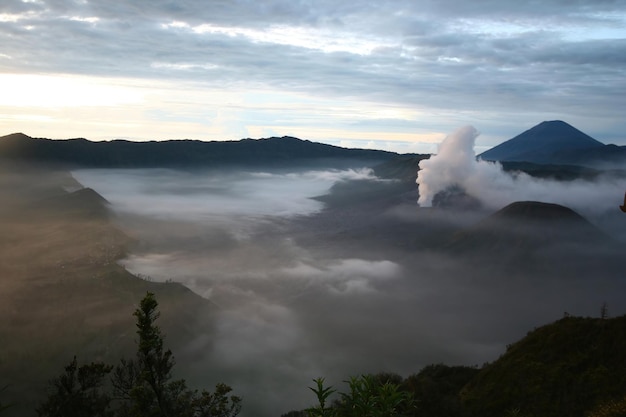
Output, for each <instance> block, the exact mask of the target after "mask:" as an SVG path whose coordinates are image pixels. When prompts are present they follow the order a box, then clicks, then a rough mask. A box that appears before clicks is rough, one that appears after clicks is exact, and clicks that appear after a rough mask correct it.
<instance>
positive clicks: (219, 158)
mask: <svg viewBox="0 0 626 417" xmlns="http://www.w3.org/2000/svg"><path fill="white" fill-rule="evenodd" d="M396 155H397V154H395V153H393V152H386V151H381V150H368V149H345V148H340V147H337V146H332V145H327V144H322V143H316V142H311V141H307V140H301V139H297V138H294V137H289V136H284V137H280V138H279V137H272V138H267V139H259V140H253V139H242V140H239V141H213V142H204V141H197V140H167V141H161V142H157V141H151V142H130V141H127V140H113V141H108V142H92V141H89V140H87V139H82V138H81V139H67V140H51V139H44V138H31V137H29V136H27V135H25V134H23V133H14V134H11V135H7V136H3V137H0V157H4V158H8V159H11V160H19V161H30V162H38V163H46V164H53V165H57V166H59V165H60V166H63V167H68V168H153V167H159V168H164V167H168V168H175V167H177V168H193V167H203V168H210V167H224V166H238V167H249V166H252V167H259V166H266V167H272V168H283V167H289V166H296V167H302V166H307V165H311V166H316V165H321V166H328V167H337V168H340V167H349V166H353V165H355V164H361V165H362V164H366V165H372V164H377V163H380V162H383V161H386V160H389V159H391V158H393V157H395V156H396Z"/></svg>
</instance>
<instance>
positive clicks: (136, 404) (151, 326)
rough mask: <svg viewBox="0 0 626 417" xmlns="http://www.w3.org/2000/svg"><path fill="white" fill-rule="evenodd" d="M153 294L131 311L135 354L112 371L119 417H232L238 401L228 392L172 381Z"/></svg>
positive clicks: (220, 386)
mask: <svg viewBox="0 0 626 417" xmlns="http://www.w3.org/2000/svg"><path fill="white" fill-rule="evenodd" d="M157 307H158V303H157V301H156V299H155V298H154V294H152V293H147V294H146V296H145V297H144V298H143V299H142V300H141V303H140V306H139V308H138V309H137V310H135V313H134V316H135V317H136V318H137V335H138V336H139V340H138V342H137V344H138V346H137V355H136V358H135V359H133V360H123V361H121V363H120V365H119V366H117V367H116V368H115V372H114V375H113V387H114V389H115V392H116V395H117V397H118V398H120V399H121V400H122V401H121V404H120V407H119V416H120V417H171V416H176V417H234V416H236V415H237V414H239V411H240V410H241V399H240V398H239V397H237V396H230V397H229V396H228V394H229V393H230V392H231V391H232V389H231V388H230V387H229V386H228V385H225V384H217V385H216V387H215V392H213V393H210V392H208V391H205V390H203V391H202V392H198V391H197V390H190V389H188V388H187V384H186V382H185V380H183V379H180V380H174V381H172V380H171V378H172V368H173V367H174V364H175V362H174V356H173V355H172V351H170V350H169V349H167V350H165V349H164V347H163V336H162V334H161V329H160V328H159V327H158V326H157V325H156V324H155V322H156V320H157V319H158V318H159V315H160V314H159V312H158V310H157Z"/></svg>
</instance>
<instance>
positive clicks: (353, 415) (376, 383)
mask: <svg viewBox="0 0 626 417" xmlns="http://www.w3.org/2000/svg"><path fill="white" fill-rule="evenodd" d="M313 381H314V382H315V383H316V387H314V388H311V387H309V388H310V389H311V390H312V391H313V392H314V393H315V395H316V396H317V400H318V404H317V405H316V406H315V407H311V408H309V409H307V410H306V411H307V413H308V416H309V417H401V416H408V415H410V414H409V413H410V410H411V409H412V408H413V398H412V396H411V395H410V394H409V393H408V392H406V391H402V390H401V387H400V385H399V384H394V383H392V382H390V381H388V380H386V381H385V380H384V379H383V378H380V377H377V376H375V375H361V376H359V377H352V378H350V379H349V380H348V381H346V382H347V383H348V386H349V389H350V390H349V392H347V393H343V392H339V393H338V394H339V396H340V399H339V400H338V401H336V402H335V403H334V404H333V405H332V406H331V407H327V406H326V404H327V402H328V397H329V396H330V395H332V394H333V393H335V392H336V390H335V389H334V388H332V387H324V379H323V378H318V379H314V380H313Z"/></svg>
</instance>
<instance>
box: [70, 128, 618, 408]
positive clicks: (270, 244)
mask: <svg viewBox="0 0 626 417" xmlns="http://www.w3.org/2000/svg"><path fill="white" fill-rule="evenodd" d="M475 135H476V132H475V130H474V129H472V128H470V127H467V128H464V129H462V130H460V131H459V132H457V134H453V135H451V137H453V138H454V137H456V139H457V140H459V141H460V142H461V143H460V144H459V143H457V144H455V143H454V141H451V143H447V144H445V146H444V147H449V149H447V150H446V151H445V152H441V155H444V156H445V155H446V154H448V155H449V154H454V152H453V151H454V150H455V149H456V146H457V145H459V146H461V150H462V151H463V150H464V151H463V152H461V153H460V155H461V156H460V159H458V160H456V162H458V163H459V164H460V165H461V166H463V165H464V164H465V165H467V166H469V165H470V164H467V163H466V162H464V161H465V160H466V158H469V157H470V156H471V149H472V146H471V145H472V143H473V139H474V138H475ZM464 141H466V142H465V143H464ZM453 145H454V146H453ZM442 157H443V156H442ZM432 161H433V165H432V166H431V167H430V168H435V167H437V169H441V166H440V165H439V162H437V163H436V164H435V162H436V159H435V158H432ZM440 162H441V161H440ZM480 167H482V165H480ZM480 167H479V168H476V167H474V168H468V169H469V171H468V172H470V175H469V176H471V171H472V169H474V170H480V169H481V168H480ZM461 174H462V175H461V176H466V173H461ZM498 175H503V174H502V173H501V172H500V173H498ZM75 176H76V177H77V179H79V180H80V181H81V182H82V183H83V184H84V185H86V186H90V187H93V188H94V189H96V190H97V191H99V192H101V193H102V194H103V196H104V197H106V198H107V199H108V200H109V201H110V202H111V203H112V207H113V209H114V210H116V211H117V212H118V216H117V218H116V221H117V222H118V223H119V225H120V227H122V228H123V230H124V231H125V232H126V233H128V234H130V235H131V236H133V237H134V238H135V239H136V240H137V245H136V246H135V247H134V248H132V251H131V254H130V255H129V256H128V257H127V258H126V259H125V260H124V261H123V262H122V263H123V265H124V266H125V267H126V268H127V269H128V270H130V271H131V272H134V273H138V274H141V275H143V276H146V277H149V278H150V279H153V280H155V281H166V280H174V281H178V282H182V283H183V284H184V285H186V286H188V287H189V288H191V289H192V290H193V291H195V292H196V293H198V294H200V295H202V296H204V297H206V298H208V299H209V300H211V301H212V302H213V303H215V305H216V306H217V307H218V309H217V310H218V312H217V313H216V316H215V317H212V318H214V319H215V327H214V329H215V330H214V331H213V332H211V333H207V334H201V335H198V338H197V340H196V341H194V343H192V344H191V345H190V346H189V347H188V349H187V351H181V352H175V353H176V355H177V357H178V358H179V369H180V370H181V371H184V375H185V377H186V379H187V380H188V381H189V382H190V383H191V384H192V385H197V386H199V387H210V386H212V384H214V383H216V382H218V381H222V382H225V383H228V384H229V385H231V386H233V387H234V388H235V391H236V394H237V395H241V396H242V397H243V398H244V400H245V403H244V411H243V413H242V416H243V417H252V416H255V417H266V416H267V417H270V416H277V415H281V414H282V413H286V412H287V411H289V410H292V409H302V408H304V407H307V406H309V405H311V404H312V403H313V402H314V401H313V400H314V398H313V396H312V395H311V393H310V391H309V390H308V389H307V387H308V386H309V385H310V384H311V379H312V378H316V377H319V376H323V377H326V378H327V381H328V382H329V383H331V384H333V385H336V386H341V381H344V380H346V379H347V378H348V377H349V376H351V375H358V374H361V373H366V372H380V371H388V372H397V373H400V374H402V375H404V376H408V374H410V373H413V372H417V371H419V370H420V369H421V368H422V367H423V366H425V365H427V364H430V363H439V362H444V363H447V364H450V365H457V364H464V365H475V364H481V363H484V362H485V361H490V360H493V359H495V358H496V357H497V356H498V355H500V354H501V353H502V352H503V350H504V346H505V345H506V344H507V343H511V342H513V341H515V340H517V339H519V338H520V337H522V336H523V335H524V334H525V333H526V332H527V331H528V330H529V329H531V328H533V327H535V326H537V325H541V324H544V323H546V322H549V321H552V320H555V319H557V318H559V317H561V315H562V314H563V311H568V312H570V313H571V314H579V315H594V314H597V313H598V312H599V308H600V306H601V305H602V303H603V302H607V303H608V304H609V306H611V308H612V314H620V313H622V312H623V311H622V310H623V309H622V307H621V306H623V305H624V303H623V294H624V288H623V285H622V284H620V283H621V282H623V280H621V279H619V280H616V278H617V277H620V278H621V275H620V274H618V273H616V271H615V270H613V269H612V268H610V267H607V266H606V265H601V266H600V267H598V265H596V264H593V263H587V262H586V261H587V260H588V258H585V259H583V260H581V261H580V264H578V263H576V264H565V265H561V264H559V263H550V264H548V265H547V269H546V270H545V271H541V270H539V269H540V268H538V267H536V266H529V267H528V268H517V269H514V270H512V271H506V273H502V272H501V271H499V270H498V269H497V268H493V267H492V266H491V265H488V266H487V267H485V268H480V266H479V265H469V264H467V263H465V262H464V261H462V260H461V259H459V258H456V257H452V256H450V255H449V254H448V255H447V254H445V253H443V252H442V253H433V252H431V251H426V250H418V249H416V247H415V246H411V245H407V246H406V247H405V246H404V245H402V244H398V243H402V242H415V241H416V240H428V239H432V236H433V234H436V233H439V232H443V231H447V233H451V232H452V231H458V230H460V228H462V227H465V226H469V225H470V224H473V223H474V222H475V221H477V219H479V218H482V216H480V215H478V214H473V215H470V216H466V214H465V213H457V212H455V213H449V212H445V211H444V212H437V211H436V210H426V209H419V208H418V207H416V205H415V203H414V202H411V203H406V204H405V203H399V205H398V206H397V207H393V208H391V209H389V210H388V211H385V212H384V213H378V212H375V211H372V209H371V207H369V206H368V205H367V204H366V205H364V206H363V207H361V206H356V205H355V206H351V207H350V208H349V209H347V211H346V212H341V211H339V212H336V211H331V212H318V211H317V210H319V207H318V206H316V204H317V203H316V202H314V201H312V202H310V203H309V204H306V203H305V201H306V200H307V197H312V196H315V195H318V194H319V193H320V191H321V190H324V189H328V188H329V187H330V186H331V185H332V183H333V182H334V181H337V180H341V179H346V178H363V177H367V178H370V179H371V178H372V177H371V172H370V171H367V170H363V171H332V172H323V171H315V172H294V173H284V172H282V173H276V172H273V173H272V172H266V173H259V172H257V173H237V174H232V173H231V174H228V173H216V172H211V173H209V172H207V173H204V174H198V173H196V175H191V174H190V173H182V172H177V171H170V170H111V171H106V170H89V171H79V172H76V173H75ZM487 188H488V187H487ZM478 189H479V190H481V189H483V188H480V187H479V188H478ZM553 191H554V190H553ZM481 197H483V196H482V195H481ZM303 215H307V216H303ZM619 215H622V213H621V212H619ZM617 220H618V223H617V224H619V221H620V220H622V219H621V218H619V219H617ZM614 223H615V222H613V224H614ZM352 233H356V235H351V234H352ZM422 243H424V247H428V245H427V243H428V242H422ZM568 248H569V247H568ZM586 249H589V250H590V253H593V250H594V248H585V250H586ZM529 271H531V272H529ZM620 272H621V271H620ZM188 355H190V356H191V357H189V356H188ZM190 364H191V365H190ZM189 368H191V369H189Z"/></svg>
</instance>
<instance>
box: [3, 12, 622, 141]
mask: <svg viewBox="0 0 626 417" xmlns="http://www.w3.org/2000/svg"><path fill="white" fill-rule="evenodd" d="M0 90H1V93H0V135H2V134H8V133H12V132H17V131H21V132H24V133H26V134H28V135H30V136H45V137H52V138H69V137H87V138H89V139H92V140H103V139H114V138H126V139H132V140H152V139H156V140H161V139H174V138H191V139H203V140H233V139H240V138H244V137H252V138H260V137H268V136H283V135H292V136H297V137H300V138H303V139H310V140H315V141H321V142H326V143H332V144H335V145H341V146H347V147H373V148H381V149H390V150H395V151H400V152H415V151H417V152H423V151H434V150H435V143H438V142H440V141H441V140H442V139H443V138H444V137H445V136H446V135H447V134H448V133H450V132H452V131H454V130H455V129H456V128H458V127H460V126H463V125H467V124H470V125H473V126H475V127H476V129H477V130H478V131H479V132H481V135H480V136H479V138H478V139H477V148H478V149H477V150H484V149H486V148H488V147H491V146H493V145H496V144H498V143H500V142H502V141H504V140H506V139H509V138H511V137H513V136H515V135H517V134H519V133H521V132H522V131H524V130H526V129H528V128H530V127H532V126H534V125H535V124H537V123H539V122H541V121H543V120H554V119H561V120H565V121H567V122H569V123H570V124H572V125H574V126H575V127H577V128H579V129H581V130H583V131H584V132H585V133H588V134H589V135H591V136H593V137H594V138H596V139H598V140H601V141H603V142H605V143H617V144H621V145H626V134H625V133H624V132H625V131H626V119H624V117H623V116H624V111H625V110H626V101H625V97H626V0H541V1H538V0H528V1H519V0H473V1H469V0H465V1H463V0H396V1H393V0H389V1H383V0H381V1H360V0H354V1H349V2H338V1H334V0H333V1H327V0H317V1H312V0H311V1H306V0H299V1H297V0H255V1H249V0H178V1H173V0H2V1H1V2H0Z"/></svg>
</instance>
